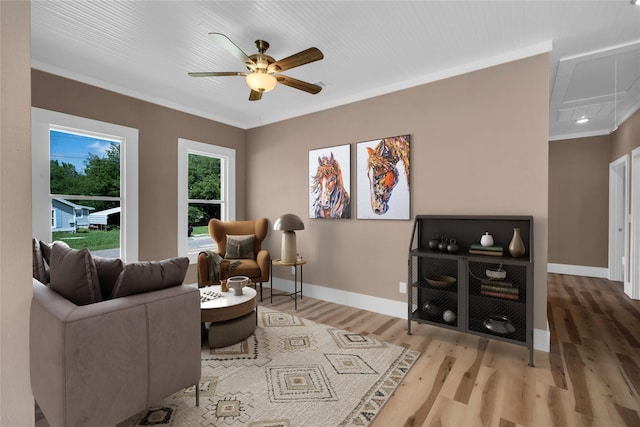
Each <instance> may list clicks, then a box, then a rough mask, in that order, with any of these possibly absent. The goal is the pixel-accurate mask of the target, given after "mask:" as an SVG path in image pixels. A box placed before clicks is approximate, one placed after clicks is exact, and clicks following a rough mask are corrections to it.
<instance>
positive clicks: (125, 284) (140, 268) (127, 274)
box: [111, 257, 189, 298]
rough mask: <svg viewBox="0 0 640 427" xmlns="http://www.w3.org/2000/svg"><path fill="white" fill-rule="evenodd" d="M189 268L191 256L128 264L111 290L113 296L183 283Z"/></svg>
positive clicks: (124, 295)
mask: <svg viewBox="0 0 640 427" xmlns="http://www.w3.org/2000/svg"><path fill="white" fill-rule="evenodd" d="M187 268H189V258H187V257H178V258H169V259H165V260H162V261H142V262H133V263H129V264H126V265H125V266H124V269H123V270H122V273H120V276H119V277H118V280H117V282H116V284H115V286H114V288H113V291H112V292H111V298H120V297H126V296H128V295H135V294H141V293H143V292H151V291H158V290H160V289H165V288H168V287H171V286H177V285H181V284H182V282H183V281H184V276H185V275H186V274H187Z"/></svg>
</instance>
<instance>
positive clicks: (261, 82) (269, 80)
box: [246, 73, 278, 92]
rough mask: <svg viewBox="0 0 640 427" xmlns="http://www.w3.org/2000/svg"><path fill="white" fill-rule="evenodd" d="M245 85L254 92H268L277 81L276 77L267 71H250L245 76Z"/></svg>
mask: <svg viewBox="0 0 640 427" xmlns="http://www.w3.org/2000/svg"><path fill="white" fill-rule="evenodd" d="M246 81H247V85H249V87H250V88H251V89H252V90H255V91H256V92H269V91H271V90H273V88H274V87H276V84H277V83H278V82H277V81H276V78H275V77H273V76H272V75H271V74H267V73H251V74H248V75H247V77H246Z"/></svg>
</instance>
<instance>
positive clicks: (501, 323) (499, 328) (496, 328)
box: [482, 315, 516, 335]
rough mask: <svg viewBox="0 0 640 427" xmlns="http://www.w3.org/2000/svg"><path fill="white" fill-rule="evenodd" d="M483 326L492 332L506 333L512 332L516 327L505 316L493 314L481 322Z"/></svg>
mask: <svg viewBox="0 0 640 427" xmlns="http://www.w3.org/2000/svg"><path fill="white" fill-rule="evenodd" d="M482 324H483V325H484V327H485V328H487V329H488V330H490V331H491V332H493V333H496V334H500V335H506V334H510V333H512V332H514V331H515V330H516V328H515V327H514V326H513V323H511V320H510V319H509V318H508V317H507V316H500V315H493V316H489V317H488V318H486V319H484V322H482Z"/></svg>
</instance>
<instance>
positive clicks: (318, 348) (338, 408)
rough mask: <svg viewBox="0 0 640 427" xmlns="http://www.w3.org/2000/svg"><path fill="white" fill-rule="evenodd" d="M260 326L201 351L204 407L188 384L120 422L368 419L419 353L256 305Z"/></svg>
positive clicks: (322, 424)
mask: <svg viewBox="0 0 640 427" xmlns="http://www.w3.org/2000/svg"><path fill="white" fill-rule="evenodd" d="M258 313H259V315H258V328H256V331H255V333H254V334H253V335H252V336H250V337H249V338H247V339H246V340H244V341H242V342H240V343H238V344H236V345H232V346H229V347H225V348H221V349H215V350H210V349H209V348H207V347H206V344H205V346H204V347H203V350H202V378H201V381H200V406H199V407H196V406H195V398H194V394H195V389H194V388H193V387H192V388H191V389H186V390H184V391H181V392H179V393H176V394H174V395H173V396H171V397H169V398H167V399H165V400H163V401H162V402H159V403H158V404H157V405H154V406H153V407H151V408H149V409H147V410H146V411H144V412H143V413H141V414H139V415H136V416H135V417H132V418H130V419H129V420H127V421H125V422H123V423H121V424H119V427H131V426H250V427H298V426H300V427H303V426H304V427H316V426H317V427H330V426H367V425H369V424H370V423H371V421H372V420H373V418H374V417H375V416H376V414H377V413H378V411H380V410H381V408H382V406H383V405H384V404H385V402H386V401H387V400H388V399H389V397H391V395H392V394H393V392H394V391H395V389H396V387H397V386H398V385H399V384H400V383H401V381H402V379H403V378H404V376H405V374H406V373H407V372H408V370H409V369H410V368H411V367H412V366H413V364H414V363H415V361H416V360H417V358H418V357H419V356H420V353H419V352H418V351H415V350H410V349H406V348H404V347H400V346H396V345H393V344H388V343H384V342H381V341H377V340H375V339H373V338H370V337H368V336H366V335H360V334H356V333H351V332H347V331H343V330H339V329H335V328H332V327H329V326H326V325H322V324H319V323H316V322H312V321H310V320H306V319H301V318H298V317H296V316H292V315H289V314H285V313H281V312H277V311H274V310H272V309H267V308H264V307H258Z"/></svg>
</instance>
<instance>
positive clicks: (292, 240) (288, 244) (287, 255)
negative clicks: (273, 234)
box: [273, 214, 304, 264]
mask: <svg viewBox="0 0 640 427" xmlns="http://www.w3.org/2000/svg"><path fill="white" fill-rule="evenodd" d="M273 229H274V230H280V231H282V232H283V233H282V250H281V252H282V254H281V257H282V258H280V261H281V262H283V263H285V264H295V263H296V259H297V257H298V254H297V252H296V232H295V230H304V223H303V222H302V220H301V219H300V217H298V216H297V215H294V214H284V215H282V216H281V217H280V218H278V219H276V222H275V223H274V224H273Z"/></svg>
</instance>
